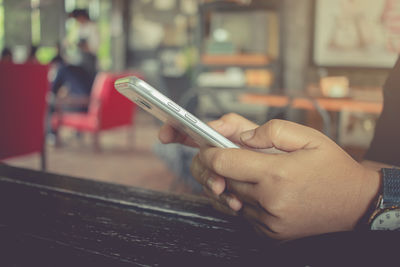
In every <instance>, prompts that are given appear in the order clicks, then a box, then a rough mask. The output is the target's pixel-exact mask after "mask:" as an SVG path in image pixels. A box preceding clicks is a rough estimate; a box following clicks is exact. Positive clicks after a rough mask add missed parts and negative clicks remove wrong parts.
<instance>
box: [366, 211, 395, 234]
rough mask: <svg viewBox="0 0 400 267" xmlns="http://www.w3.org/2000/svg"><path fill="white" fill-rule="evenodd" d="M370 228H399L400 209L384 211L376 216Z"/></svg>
mask: <svg viewBox="0 0 400 267" xmlns="http://www.w3.org/2000/svg"><path fill="white" fill-rule="evenodd" d="M371 230H391V231H393V230H400V209H396V210H388V211H384V212H382V213H381V214H379V215H378V216H376V217H375V219H374V220H373V221H372V224H371Z"/></svg>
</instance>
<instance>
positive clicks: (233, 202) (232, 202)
mask: <svg viewBox="0 0 400 267" xmlns="http://www.w3.org/2000/svg"><path fill="white" fill-rule="evenodd" d="M227 202H228V205H229V207H230V208H231V209H233V210H234V211H239V210H240V209H241V208H242V202H240V201H239V200H238V199H237V198H234V197H230V196H229V197H227Z"/></svg>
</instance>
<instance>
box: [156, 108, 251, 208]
mask: <svg viewBox="0 0 400 267" xmlns="http://www.w3.org/2000/svg"><path fill="white" fill-rule="evenodd" d="M208 125H209V126H210V127H211V128H213V129H214V130H216V131H217V132H219V133H220V134H222V135H223V136H225V137H226V138H228V139H230V140H231V141H233V142H234V143H240V134H241V133H242V132H244V131H248V130H251V129H255V128H257V127H258V125H257V124H255V123H253V122H251V121H249V120H247V119H246V118H244V117H242V116H239V115H237V114H235V113H229V114H226V115H224V116H222V117H221V118H220V119H218V120H215V121H211V122H209V123H208ZM158 138H159V140H160V141H161V142H162V143H164V144H168V143H181V144H184V145H187V146H192V147H198V145H197V144H196V143H195V142H194V141H193V139H191V138H190V137H189V136H187V135H186V134H184V133H181V132H180V131H178V130H176V129H174V128H173V127H172V126H170V125H168V124H164V125H163V126H162V127H161V129H160V131H159V135H158ZM197 157H198V155H197V156H196V157H195V158H194V160H193V162H194V163H195V162H197V160H198V159H197ZM197 166H199V165H198V164H192V166H191V167H192V173H197V172H198V171H196V170H195V169H194V168H196V167H197ZM203 175H207V172H206V169H204V170H203ZM210 177H211V176H210ZM212 177H213V178H212V179H207V181H205V179H202V180H204V182H203V183H202V184H203V191H204V193H205V194H206V195H207V196H208V197H209V198H210V199H211V200H212V202H211V203H212V205H213V206H214V208H216V209H217V210H219V211H221V212H224V213H227V214H230V215H236V214H237V213H236V211H237V210H239V209H240V207H241V206H242V203H241V202H240V201H239V200H238V199H237V197H236V196H235V195H233V194H231V193H229V192H227V191H225V189H226V180H225V178H224V177H222V176H218V175H216V174H215V173H213V175H212ZM228 203H230V204H231V206H233V207H235V209H231V208H230V206H229V205H228Z"/></svg>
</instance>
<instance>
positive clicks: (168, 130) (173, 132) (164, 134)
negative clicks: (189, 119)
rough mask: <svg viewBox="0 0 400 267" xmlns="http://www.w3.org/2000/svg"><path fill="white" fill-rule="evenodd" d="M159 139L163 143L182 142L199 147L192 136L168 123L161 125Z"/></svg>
mask: <svg viewBox="0 0 400 267" xmlns="http://www.w3.org/2000/svg"><path fill="white" fill-rule="evenodd" d="M158 139H159V140H160V141H161V143H163V144H169V143H180V144H183V145H187V146H191V147H199V146H198V145H197V144H196V142H195V141H194V140H193V139H192V138H191V137H190V136H188V135H187V134H185V133H182V132H181V131H179V130H177V129H175V128H174V127H172V126H171V125H169V124H167V123H166V124H164V125H163V126H161V128H160V131H159V132H158Z"/></svg>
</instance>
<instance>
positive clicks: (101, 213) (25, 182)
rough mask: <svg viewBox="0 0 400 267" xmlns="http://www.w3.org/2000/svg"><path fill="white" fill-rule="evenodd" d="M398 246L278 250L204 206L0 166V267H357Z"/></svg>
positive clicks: (359, 242)
mask: <svg viewBox="0 0 400 267" xmlns="http://www.w3.org/2000/svg"><path fill="white" fill-rule="evenodd" d="M160 179H162V177H160ZM399 238H400V233H399V232H395V233H392V232H382V233H378V232H365V233H364V232H344V233H335V234H328V235H323V236H317V237H310V238H305V239H300V240H295V241H290V242H284V243H278V242H277V241H273V240H271V239H269V238H267V237H260V236H258V235H256V233H255V232H254V231H253V230H252V228H251V227H250V225H249V224H248V223H247V222H245V221H243V220H241V219H240V218H238V217H230V216H225V215H222V214H220V213H218V212H216V211H215V210H213V209H212V207H211V206H210V204H209V202H208V201H207V200H205V199H204V198H200V197H195V196H188V195H186V196H179V195H171V194H166V193H160V192H154V191H149V190H143V189H139V188H132V187H127V186H122V185H115V184H108V183H103V182H97V181H92V180H84V179H78V178H73V177H67V176H62V175H57V174H49V173H43V172H38V171H32V170H26V169H20V168H14V167H10V166H7V165H1V164H0V251H1V252H0V253H1V255H0V266H19V267H20V266H57V267H59V266H96V267H98V266H112V267H115V266H206V267H207V266H210V267H211V266H307V265H308V266H327V265H336V266H343V265H346V264H347V265H349V263H353V262H354V263H357V264H358V265H357V264H353V266H365V264H364V265H360V264H362V263H374V262H375V261H377V260H379V261H377V262H379V263H380V264H381V263H382V261H385V260H397V258H398V253H397V246H396V245H394V246H392V245H391V244H397V242H398V240H400V239H399ZM381 256H383V258H381ZM293 263H295V264H294V265H293ZM380 264H378V265H377V266H379V265H380Z"/></svg>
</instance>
